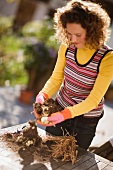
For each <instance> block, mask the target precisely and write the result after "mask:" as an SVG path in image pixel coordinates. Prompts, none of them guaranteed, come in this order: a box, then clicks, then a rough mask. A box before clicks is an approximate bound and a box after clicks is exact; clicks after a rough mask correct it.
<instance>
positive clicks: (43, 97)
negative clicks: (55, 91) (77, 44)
mask: <svg viewBox="0 0 113 170" xmlns="http://www.w3.org/2000/svg"><path fill="white" fill-rule="evenodd" d="M47 99H48V95H47V94H46V93H43V92H40V93H39V94H38V95H37V96H36V101H35V102H36V103H40V104H43V103H44V101H45V100H47Z"/></svg>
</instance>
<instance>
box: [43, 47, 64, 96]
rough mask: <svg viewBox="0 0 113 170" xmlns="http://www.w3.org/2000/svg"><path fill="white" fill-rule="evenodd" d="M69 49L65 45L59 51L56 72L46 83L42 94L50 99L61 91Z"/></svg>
mask: <svg viewBox="0 0 113 170" xmlns="http://www.w3.org/2000/svg"><path fill="white" fill-rule="evenodd" d="M66 49H67V47H66V46H65V45H61V46H60V48H59V51H58V59H57V62H56V65H55V68H54V71H53V73H52V75H51V77H50V78H49V80H48V81H47V82H46V84H45V86H44V88H43V89H42V90H41V92H44V93H46V94H48V97H51V96H53V95H54V94H55V93H56V92H57V91H58V89H59V87H60V86H61V84H62V80H63V78H64V67H65V62H66V59H65V52H66Z"/></svg>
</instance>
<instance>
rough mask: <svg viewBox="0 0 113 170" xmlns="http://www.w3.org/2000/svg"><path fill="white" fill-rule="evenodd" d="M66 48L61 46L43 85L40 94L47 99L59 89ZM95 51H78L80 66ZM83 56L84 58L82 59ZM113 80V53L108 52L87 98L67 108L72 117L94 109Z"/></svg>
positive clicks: (62, 75)
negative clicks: (52, 68)
mask: <svg viewBox="0 0 113 170" xmlns="http://www.w3.org/2000/svg"><path fill="white" fill-rule="evenodd" d="M66 49H67V47H66V46H65V45H61V46H60V48H59V51H58V59H57V62H56V65H55V69H54V71H53V73H52V76H51V77H50V79H49V80H48V81H47V83H46V84H45V86H44V88H43V89H42V92H45V93H47V94H48V96H49V97H51V96H53V95H54V94H55V93H56V92H57V91H58V89H59V88H60V86H61V84H62V81H63V78H64V67H65V63H66V58H65V52H66ZM94 52H95V50H91V49H78V50H77V60H78V62H79V63H80V64H85V63H87V62H88V61H89V60H90V58H91V57H92V55H93V54H94ZM83 56H84V57H83ZM112 78H113V51H110V52H108V53H107V54H106V56H105V57H104V58H103V59H102V61H101V64H100V67H99V74H98V76H97V78H96V81H95V84H94V87H93V89H92V90H91V92H90V94H89V96H88V97H87V98H86V99H85V100H84V101H82V102H81V103H79V104H76V105H74V106H69V107H67V108H68V109H69V110H70V111H71V114H72V117H75V116H78V115H82V114H84V113H87V112H89V111H90V110H92V109H94V108H96V107H97V106H98V104H99V102H100V101H101V99H102V97H103V96H104V95H105V93H106V91H107V89H108V87H109V85H110V83H111V80H112Z"/></svg>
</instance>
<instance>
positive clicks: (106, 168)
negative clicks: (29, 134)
mask: <svg viewBox="0 0 113 170" xmlns="http://www.w3.org/2000/svg"><path fill="white" fill-rule="evenodd" d="M24 125H26V124H20V125H16V126H12V127H9V128H4V129H1V130H0V135H2V134H4V133H7V132H15V129H17V128H20V129H21V128H22V127H23V126H24ZM38 132H39V134H40V135H42V136H43V135H45V131H44V130H42V129H40V128H38ZM78 153H79V154H78V160H77V162H76V163H75V164H74V165H72V163H71V162H62V161H61V160H59V161H58V162H57V161H55V160H50V161H49V162H46V161H45V162H40V161H36V160H33V162H32V163H27V162H23V160H22V158H21V157H20V156H19V154H18V152H14V151H12V150H11V148H8V147H7V146H6V145H5V142H2V140H1V141H0V170H71V169H72V170H86V169H87V170H88V169H90V170H113V162H111V161H109V160H107V159H104V158H102V157H100V156H98V155H96V154H93V153H91V152H88V151H85V150H83V149H81V148H79V149H78Z"/></svg>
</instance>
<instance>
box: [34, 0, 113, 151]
mask: <svg viewBox="0 0 113 170" xmlns="http://www.w3.org/2000/svg"><path fill="white" fill-rule="evenodd" d="M54 21H55V29H56V37H57V39H58V40H59V41H60V42H61V46H60V48H59V52H58V59H57V62H56V66H55V68H54V71H53V73H52V75H51V77H50V79H49V80H48V81H47V82H46V84H45V86H44V88H43V89H42V90H41V91H40V93H39V94H38V95H37V97H36V102H38V103H43V102H44V101H45V100H46V99H48V98H50V97H51V96H53V95H54V94H55V93H56V92H57V91H58V92H57V94H56V98H55V100H56V101H57V102H58V103H59V104H60V105H61V106H62V107H63V108H64V110H63V111H61V112H56V113H53V114H52V115H51V116H50V117H48V121H49V122H52V123H48V124H42V123H41V122H40V121H38V123H39V124H42V125H43V126H46V131H47V132H49V133H51V134H53V135H66V134H70V135H75V138H76V140H77V143H78V145H79V146H80V147H82V148H84V149H88V147H89V146H90V144H91V142H92V140H93V137H94V136H95V131H96V126H97V124H98V121H99V120H100V118H101V117H102V116H103V104H104V98H103V97H104V95H105V93H106V91H107V89H108V87H109V85H110V83H111V80H112V78H113V51H112V49H111V48H110V47H108V46H107V45H106V44H105V42H106V40H107V38H108V36H109V31H108V30H109V25H110V18H109V16H108V14H107V13H106V12H105V10H104V9H102V8H101V6H100V5H99V4H95V3H92V2H88V1H82V0H72V1H70V2H68V3H67V4H66V6H64V7H62V8H59V9H57V12H56V13H55V16H54ZM34 114H35V117H38V114H37V113H36V112H35V111H34ZM53 125H55V126H53Z"/></svg>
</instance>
